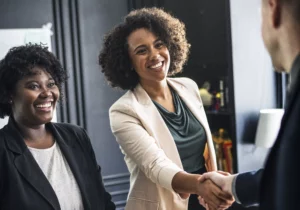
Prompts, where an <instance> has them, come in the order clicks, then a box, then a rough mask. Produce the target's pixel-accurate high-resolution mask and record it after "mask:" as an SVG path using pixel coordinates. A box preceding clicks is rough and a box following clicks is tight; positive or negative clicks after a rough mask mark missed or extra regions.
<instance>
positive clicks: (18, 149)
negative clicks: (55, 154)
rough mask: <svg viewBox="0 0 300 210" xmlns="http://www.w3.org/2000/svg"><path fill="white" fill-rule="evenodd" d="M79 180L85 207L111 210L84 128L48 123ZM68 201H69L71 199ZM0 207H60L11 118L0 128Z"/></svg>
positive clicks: (14, 209)
mask: <svg viewBox="0 0 300 210" xmlns="http://www.w3.org/2000/svg"><path fill="white" fill-rule="evenodd" d="M46 126H47V127H48V128H49V129H51V131H52V133H53V134H54V137H55V139H56V141H57V143H58V144H59V146H60V149H61V151H62V153H63V154H64V157H65V158H66V160H67V162H68V164H69V166H70V168H71V170H72V172H73V174H74V177H75V179H76V181H77V183H78V186H79V189H80V192H81V196H82V201H83V206H84V209H85V210H114V209H115V205H114V204H113V203H112V201H111V196H110V194H109V193H107V192H106V191H105V189H104V186H103V183H102V177H101V168H100V167H99V166H98V165H97V162H96V159H95V154H94V151H93V148H92V145H91V143H90V139H89V137H88V135H87V134H86V132H85V131H84V129H82V128H80V127H78V126H75V125H71V124H64V123H48V124H46ZM70 202H72V201H71V200H70ZM0 209H1V210H60V206H59V202H58V199H57V197H56V194H55V192H54V190H53V188H52V187H51V185H50V183H49V182H48V180H47V178H46V177H45V175H44V174H43V172H42V170H41V169H40V167H39V166H38V164H37V163H36V161H35V159H34V157H33V156H32V155H31V153H30V151H29V150H28V148H27V146H26V144H25V142H24V140H23V138H22V136H21V134H20V133H19V131H18V129H17V128H16V124H15V122H14V120H13V119H9V122H8V124H7V125H6V126H5V127H4V128H2V129H1V130H0Z"/></svg>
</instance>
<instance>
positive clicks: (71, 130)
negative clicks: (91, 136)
mask: <svg viewBox="0 0 300 210" xmlns="http://www.w3.org/2000/svg"><path fill="white" fill-rule="evenodd" d="M51 124H52V126H53V127H54V128H55V130H56V131H57V132H58V133H59V135H61V136H62V137H64V139H71V138H75V139H82V138H86V135H87V134H86V131H85V130H84V128H82V127H80V126H78V125H74V124H71V123H51Z"/></svg>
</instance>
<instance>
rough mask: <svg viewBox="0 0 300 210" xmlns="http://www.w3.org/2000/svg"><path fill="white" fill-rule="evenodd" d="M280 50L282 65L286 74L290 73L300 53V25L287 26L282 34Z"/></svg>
mask: <svg viewBox="0 0 300 210" xmlns="http://www.w3.org/2000/svg"><path fill="white" fill-rule="evenodd" d="M281 40H282V41H281V49H280V55H278V56H280V59H281V61H282V63H281V65H282V68H283V69H284V71H285V72H287V73H290V71H291V68H292V65H293V63H294V61H295V59H296V57H297V56H298V55H299V53H300V25H295V24H291V25H287V27H286V30H285V31H284V33H282V39H281Z"/></svg>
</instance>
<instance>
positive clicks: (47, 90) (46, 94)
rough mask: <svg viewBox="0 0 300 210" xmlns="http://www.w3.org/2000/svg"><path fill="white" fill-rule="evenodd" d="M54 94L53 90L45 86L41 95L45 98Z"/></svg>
mask: <svg viewBox="0 0 300 210" xmlns="http://www.w3.org/2000/svg"><path fill="white" fill-rule="evenodd" d="M51 95H52V93H51V91H50V90H49V89H48V88H44V89H43V91H42V92H41V94H40V96H41V97H43V98H48V97H50V96H51Z"/></svg>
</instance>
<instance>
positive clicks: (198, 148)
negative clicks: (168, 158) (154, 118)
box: [153, 88, 206, 173]
mask: <svg viewBox="0 0 300 210" xmlns="http://www.w3.org/2000/svg"><path fill="white" fill-rule="evenodd" d="M171 92H172V95H173V102H174V106H175V113H173V112H169V111H168V110H166V109H165V108H164V107H163V106H161V105H160V104H159V103H157V102H155V101H153V103H154V104H155V105H156V107H157V109H158V111H159V112H160V114H161V116H162V118H163V119H164V121H165V123H166V124H167V127H168V128H169V130H170V133H171V134H172V136H173V138H174V141H175V143H176V146H177V150H178V152H179V156H180V158H181V162H182V165H183V168H184V170H185V171H187V172H189V173H192V172H195V171H197V170H199V169H200V168H202V167H204V164H205V161H204V157H203V152H204V148H205V144H206V133H205V130H204V128H203V126H202V125H201V123H200V122H199V121H198V120H197V119H196V117H195V116H194V115H193V113H192V112H191V111H190V109H189V108H188V107H187V106H186V104H185V103H184V102H183V100H182V99H181V98H180V97H179V95H178V94H177V93H176V92H175V91H174V90H173V89H172V88H171Z"/></svg>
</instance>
